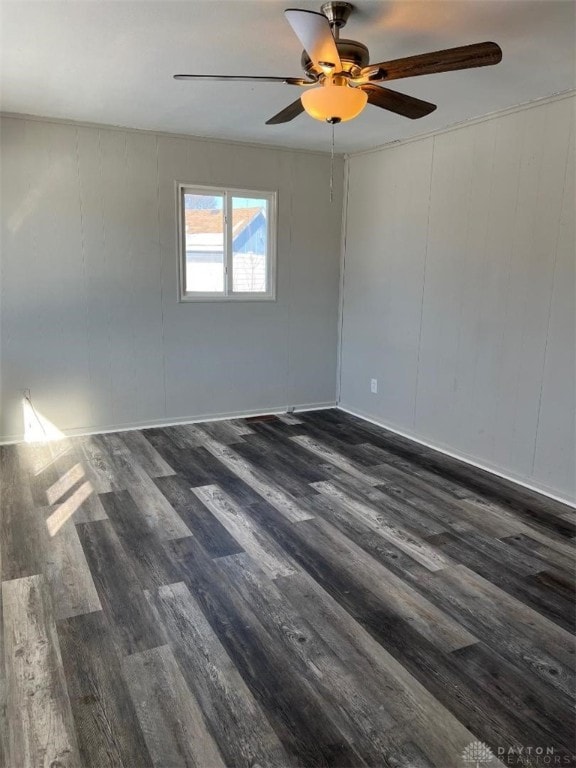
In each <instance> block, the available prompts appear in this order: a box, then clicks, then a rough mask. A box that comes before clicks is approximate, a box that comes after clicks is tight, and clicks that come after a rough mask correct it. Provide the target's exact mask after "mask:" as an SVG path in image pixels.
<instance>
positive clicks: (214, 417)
mask: <svg viewBox="0 0 576 768" xmlns="http://www.w3.org/2000/svg"><path fill="white" fill-rule="evenodd" d="M288 408H293V409H294V412H298V411H300V412H302V411H324V410H327V409H328V408H336V401H335V400H334V401H329V402H323V403H300V404H296V405H292V404H290V405H281V406H275V407H273V408H272V407H271V408H258V409H256V410H252V411H227V412H223V413H206V414H201V415H199V416H183V417H181V418H176V419H170V420H166V419H151V420H149V421H139V422H125V423H123V424H113V425H109V426H103V427H97V428H95V429H90V428H88V427H77V428H74V429H61V430H59V431H60V432H61V433H62V436H63V437H82V436H84V435H102V434H105V433H109V432H128V431H130V430H133V429H150V428H151V427H176V426H180V425H182V424H198V423H200V422H203V421H224V420H226V419H247V418H250V417H251V416H263V415H264V414H269V413H270V414H274V415H278V414H282V413H286V412H287V410H288ZM55 439H58V438H55ZM23 442H25V439H24V435H23V434H21V435H9V436H6V437H0V445H15V444H17V443H23Z"/></svg>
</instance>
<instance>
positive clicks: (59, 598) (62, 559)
mask: <svg viewBox="0 0 576 768" xmlns="http://www.w3.org/2000/svg"><path fill="white" fill-rule="evenodd" d="M60 510H61V506H56V507H45V508H44V509H39V510H38V512H39V513H43V516H44V519H45V521H46V532H45V535H44V537H43V541H44V543H43V553H42V572H43V573H44V575H45V576H46V579H47V580H48V583H49V585H50V593H51V596H52V602H53V605H54V615H55V616H56V619H66V618H69V617H70V616H79V615H81V614H83V613H91V612H92V611H100V610H101V609H102V606H101V605H100V598H99V597H98V592H97V591H96V587H95V585H94V580H93V579H92V574H91V572H90V568H89V567H88V563H87V561H86V556H85V555H84V550H83V549H82V544H81V543H80V539H79V538H78V532H77V530H76V526H75V525H74V522H73V515H71V518H72V519H70V518H67V519H66V520H64V521H63V522H62V518H61V517H59V512H60ZM55 516H56V520H57V522H56V523H54V522H53V521H54V518H55Z"/></svg>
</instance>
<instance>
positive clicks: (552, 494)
mask: <svg viewBox="0 0 576 768" xmlns="http://www.w3.org/2000/svg"><path fill="white" fill-rule="evenodd" d="M336 408H337V409H338V410H339V411H344V413H349V414H350V415H351V416H356V417H357V418H359V419H364V421H369V422H370V424H374V425H375V426H377V427H382V429H386V430H387V431H388V432H393V433H394V434H395V435H400V437H405V438H406V439H407V440H412V442H414V443H418V444H420V445H425V446H426V447H427V448H431V449H432V450H433V451H438V453H442V454H444V455H445V456H450V458H452V459H457V460H458V461H462V462H463V463H464V464H469V465H470V466H472V467H476V468H477V469H482V470H484V472H489V473H490V474H491V475H495V476H496V477H501V478H502V479H503V480H508V481H509V482H511V483H515V484H516V485H520V486H522V488H526V489H527V490H529V491H533V492H534V493H539V494H540V495H541V496H546V497H547V498H549V499H554V501H559V502H561V503H562V504H566V505H567V506H569V507H572V508H573V509H576V499H570V498H568V497H566V496H561V495H559V494H558V493H557V492H556V491H553V490H552V489H549V488H547V487H546V486H538V485H532V484H531V483H529V482H526V480H525V479H521V478H519V477H517V476H514V475H508V474H506V473H505V472H501V471H499V470H497V469H495V468H494V467H491V466H489V465H486V464H482V463H480V462H479V461H478V460H477V459H473V458H471V457H470V456H467V455H466V454H465V453H458V452H457V451H454V450H450V449H448V448H446V447H444V446H442V445H439V444H438V443H433V442H430V441H428V440H423V439H422V438H421V437H417V436H416V435H414V434H412V433H410V432H406V431H404V430H401V429H398V427H393V426H390V425H389V424H385V423H384V422H383V421H378V420H377V419H375V418H373V417H372V416H369V415H368V414H366V413H362V411H356V410H354V409H352V408H347V407H346V406H344V405H341V404H340V403H339V404H338V405H337V406H336Z"/></svg>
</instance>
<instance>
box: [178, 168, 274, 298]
mask: <svg viewBox="0 0 576 768" xmlns="http://www.w3.org/2000/svg"><path fill="white" fill-rule="evenodd" d="M185 194H192V195H217V196H221V197H223V198H224V204H223V205H224V291H223V292H219V293H208V292H203V291H186V224H185V214H184V195H185ZM233 197H248V198H249V197H254V198H260V199H262V200H266V201H267V203H268V220H267V241H266V291H259V292H258V293H248V292H246V291H242V292H240V291H238V292H234V291H233V290H232V288H233V274H232V258H233V253H232V241H233V238H232V198H233ZM277 210H278V193H277V192H276V191H270V190H260V189H240V188H237V187H209V186H205V185H198V184H187V183H184V182H177V184H176V211H177V222H178V235H177V242H178V296H179V301H181V302H194V301H275V300H276V239H277Z"/></svg>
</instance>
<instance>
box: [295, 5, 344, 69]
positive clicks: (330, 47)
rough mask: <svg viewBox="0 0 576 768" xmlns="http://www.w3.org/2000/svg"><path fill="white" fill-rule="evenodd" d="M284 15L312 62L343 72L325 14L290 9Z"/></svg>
mask: <svg viewBox="0 0 576 768" xmlns="http://www.w3.org/2000/svg"><path fill="white" fill-rule="evenodd" d="M284 15H285V16H286V19H287V21H288V23H289V24H290V26H291V27H292V29H293V30H294V32H295V33H296V37H297V38H298V40H300V42H301V43H302V46H303V48H304V50H305V51H306V53H307V54H308V56H310V59H311V60H312V62H313V63H314V64H315V65H316V66H318V67H324V66H326V65H328V66H332V67H333V68H334V72H341V71H342V62H341V61H340V55H339V53H338V48H337V47H336V43H335V41H334V36H333V35H332V30H331V28H330V22H329V21H328V19H327V18H326V16H324V14H323V13H316V11H303V10H299V9H297V8H288V9H286V10H285V11H284Z"/></svg>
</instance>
